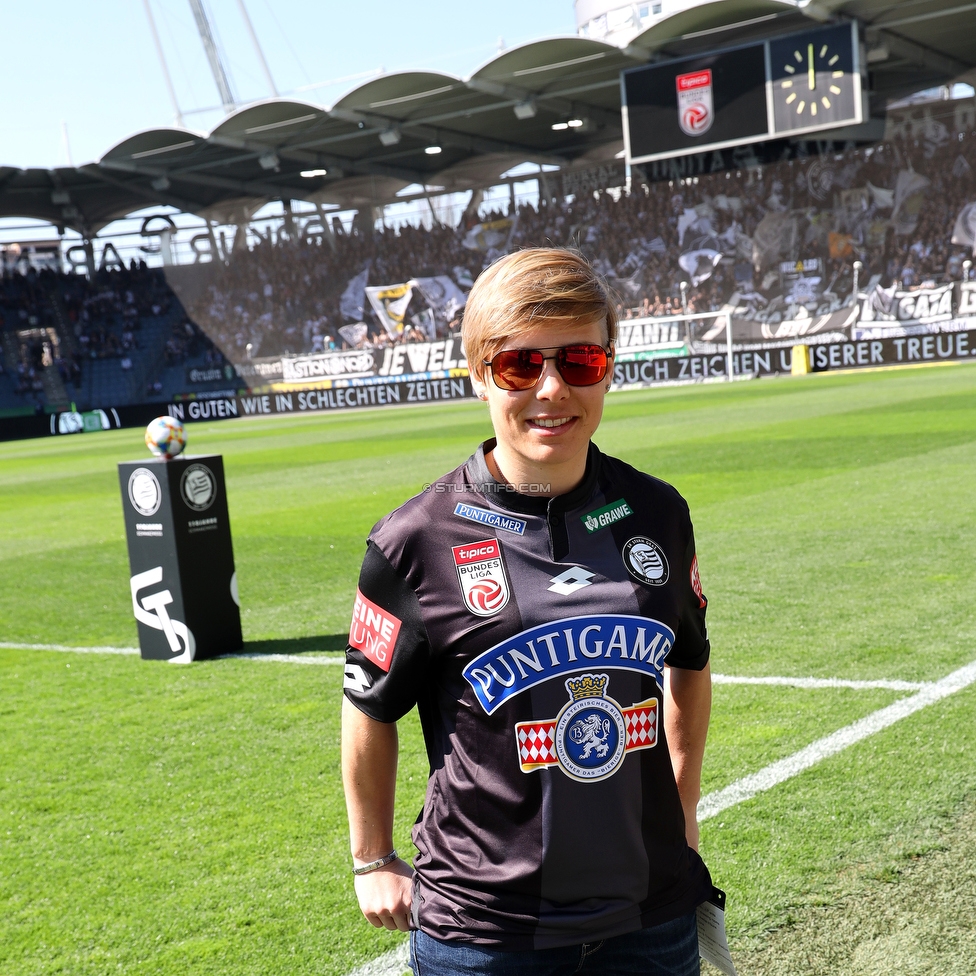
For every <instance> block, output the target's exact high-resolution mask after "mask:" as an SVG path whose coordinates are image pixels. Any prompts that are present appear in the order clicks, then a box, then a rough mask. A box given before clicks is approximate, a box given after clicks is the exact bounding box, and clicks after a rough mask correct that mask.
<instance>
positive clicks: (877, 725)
mask: <svg viewBox="0 0 976 976" xmlns="http://www.w3.org/2000/svg"><path fill="white" fill-rule="evenodd" d="M973 682H976V661H973V662H972V663H971V664H967V665H965V666H964V667H961V668H959V669H958V670H956V671H953V672H952V673H951V674H948V675H946V677H944V678H942V679H941V680H939V681H936V682H934V683H932V684H930V685H927V686H926V687H924V688H923V689H922V690H921V691H919V692H918V694H916V695H912V696H911V697H910V698H901V699H899V700H898V701H896V702H894V703H892V704H891V705H888V706H887V707H885V708H882V709H879V710H878V711H876V712H872V713H871V714H870V715H866V716H865V717H864V718H862V719H858V721H856V722H853V723H852V724H851V725H847V726H845V727H844V728H842V729H838V730H837V731H836V732H832V733H831V734H830V735H828V736H824V738H822V739H817V740H816V741H815V742H811V743H810V745H808V746H806V747H805V748H803V749H801V750H800V751H799V752H795V753H794V754H793V755H792V756H787V757H786V758H785V759H780V760H778V761H777V762H774V763H771V764H770V765H768V766H766V767H765V768H764V769H760V770H759V772H757V773H752V774H751V775H749V776H743V777H742V779H740V780H736V781H735V782H734V783H730V784H729V785H728V786H726V787H725V788H724V789H721V790H716V791H715V792H714V793H709V794H708V795H707V796H704V797H702V798H701V800H700V801H699V803H698V820H699V822H701V821H704V820H708V819H709V818H710V817H714V816H715V815H716V814H718V813H721V812H722V811H723V810H727V809H728V808H729V807H734V806H736V805H738V804H739V803H744V802H745V801H746V800H751V799H752V798H753V797H754V796H756V795H757V794H759V793H764V792H766V791H767V790H770V789H772V788H773V787H774V786H778V785H779V784H780V783H783V782H785V781H786V780H788V779H792V778H793V777H794V776H796V775H797V774H799V773H802V772H803V771H804V770H806V769H809V768H810V767H811V766H815V765H816V764H817V763H819V762H820V761H821V760H823V759H826V758H827V757H828V756H833V755H836V754H837V753H838V752H841V751H843V750H844V749H846V748H847V747H848V746H852V745H854V744H855V743H857V742H860V741H861V740H862V739H866V738H867V737H868V736H870V735H874V734H875V733H876V732H880V731H882V729H886V728H888V726H889V725H894V723H895V722H898V721H900V720H901V719H903V718H907V717H908V716H909V715H913V714H914V713H915V712H917V711H919V710H920V709H923V708H926V707H927V706H929V705H932V704H934V703H935V702H937V701H940V700H941V699H943V698H947V697H948V696H949V695H953V694H955V693H956V692H957V691H961V690H962V689H963V688H966V687H968V686H969V685H971V684H973Z"/></svg>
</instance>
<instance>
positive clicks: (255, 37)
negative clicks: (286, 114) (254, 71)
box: [237, 0, 278, 98]
mask: <svg viewBox="0 0 976 976" xmlns="http://www.w3.org/2000/svg"><path fill="white" fill-rule="evenodd" d="M237 6H238V7H239V8H240V11H241V17H243V18H244V25H245V26H246V27H247V32H248V34H250V35H251V43H252V44H253V45H254V50H255V51H256V52H257V55H258V61H259V62H260V64H261V70H262V71H263V72H264V79H265V81H267V83H268V87H269V88H270V89H271V94H272V95H274V96H275V97H276V98H277V97H278V89H277V87H276V86H275V83H274V78H272V77H271V69H270V68H269V67H268V62H267V61H266V60H265V58H264V51H262V50H261V45H260V43H259V42H258V35H257V34H256V33H255V32H254V25H253V24H252V23H251V18H250V17H249V16H248V13H247V7H245V6H244V0H237Z"/></svg>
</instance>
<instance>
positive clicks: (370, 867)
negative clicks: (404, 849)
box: [352, 851, 400, 874]
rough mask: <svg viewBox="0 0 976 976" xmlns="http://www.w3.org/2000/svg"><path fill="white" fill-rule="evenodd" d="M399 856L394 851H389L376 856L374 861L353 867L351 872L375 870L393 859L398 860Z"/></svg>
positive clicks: (359, 872) (367, 872) (364, 872)
mask: <svg viewBox="0 0 976 976" xmlns="http://www.w3.org/2000/svg"><path fill="white" fill-rule="evenodd" d="M399 857H400V855H399V854H397V852H396V851H390V853H389V854H387V855H386V856H385V857H378V858H377V859H376V860H375V861H370V862H369V864H364V865H363V866H362V867H361V868H353V869H352V873H353V874H369V872H370V871H375V870H376V869H377V868H382V867H385V866H386V865H387V864H392V863H393V862H394V861H396V860H398V859H399Z"/></svg>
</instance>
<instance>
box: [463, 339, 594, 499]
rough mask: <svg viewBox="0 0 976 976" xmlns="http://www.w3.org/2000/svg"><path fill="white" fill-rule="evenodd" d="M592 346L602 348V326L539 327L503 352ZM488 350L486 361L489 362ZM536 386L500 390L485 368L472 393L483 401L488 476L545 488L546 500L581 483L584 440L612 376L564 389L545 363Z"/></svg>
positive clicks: (550, 365) (553, 369)
mask: <svg viewBox="0 0 976 976" xmlns="http://www.w3.org/2000/svg"><path fill="white" fill-rule="evenodd" d="M583 342H592V343H597V344H598V345H601V346H606V344H607V334H606V326H605V323H604V322H603V321H602V320H601V321H598V322H589V323H586V324H579V323H572V322H568V323H566V324H559V325H550V326H540V327H538V328H535V329H531V330H528V331H525V332H522V333H520V334H519V335H518V336H517V337H516V338H513V339H511V340H510V341H509V342H507V343H505V344H504V345H503V346H502V347H500V348H503V349H545V350H546V351H547V355H552V351H553V350H554V348H555V347H560V346H568V345H573V344H575V343H583ZM498 351H499V350H498V349H496V350H492V351H491V352H490V353H488V355H486V358H490V357H491V355H493V354H494V352H498ZM544 366H545V368H544V370H543V373H542V376H541V377H540V379H539V382H538V383H537V384H536V385H535V386H534V387H533V388H532V389H531V390H503V389H500V388H499V387H498V386H496V385H495V382H494V380H493V379H492V377H491V371H490V369H489V368H488V367H487V366H486V367H485V369H484V373H483V374H482V376H481V378H480V380H475V381H474V385H475V390H476V391H477V392H478V393H479V394H483V395H484V396H485V397H486V398H487V400H488V412H489V414H490V416H491V423H492V426H493V427H494V429H495V437H496V439H497V444H496V446H495V449H494V450H493V451H492V452H491V454H490V455H489V456H488V466H489V469H490V470H491V472H492V474H493V475H494V476H495V477H496V478H499V480H501V481H504V482H507V483H508V484H514V485H518V484H542V485H546V484H548V485H550V486H551V488H550V490H549V491H547V492H544V494H547V495H561V494H565V493H566V492H567V491H570V490H572V489H573V488H574V487H575V486H576V485H577V484H579V482H580V481H582V479H583V475H584V473H585V471H586V454H587V449H588V447H589V444H590V438H591V437H592V436H593V433H594V432H595V431H596V429H597V427H598V426H599V425H600V419H601V417H602V416H603V398H604V396H605V395H606V388H607V383H608V382H609V379H610V377H611V376H612V371H613V362H612V360H611V363H610V367H609V369H608V371H607V376H606V377H605V378H604V379H603V380H601V381H600V382H599V383H596V384H594V385H593V386H570V385H569V384H568V383H567V382H566V381H565V380H564V379H563V378H562V377H561V376H560V375H559V372H558V371H557V370H556V364H555V362H554V360H552V359H547V360H546V362H545V364H544Z"/></svg>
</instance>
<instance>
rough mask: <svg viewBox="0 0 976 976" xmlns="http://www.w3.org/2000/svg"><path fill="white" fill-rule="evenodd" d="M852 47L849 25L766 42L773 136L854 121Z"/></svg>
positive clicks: (856, 89)
mask: <svg viewBox="0 0 976 976" xmlns="http://www.w3.org/2000/svg"><path fill="white" fill-rule="evenodd" d="M856 44H857V35H856V33H855V31H854V29H853V28H852V26H851V25H850V24H843V25H840V26H838V27H831V28H820V29H818V30H814V31H809V32H807V33H803V34H793V35H791V36H789V37H784V38H779V39H775V40H771V41H770V42H769V66H770V76H771V77H770V83H771V93H770V99H771V101H772V109H773V131H774V132H776V133H777V134H785V133H789V132H796V131H797V130H799V129H815V128H816V129H821V128H825V127H829V126H832V125H839V124H845V123H854V122H859V121H860V77H859V76H858V74H857V71H856V63H857V60H856Z"/></svg>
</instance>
